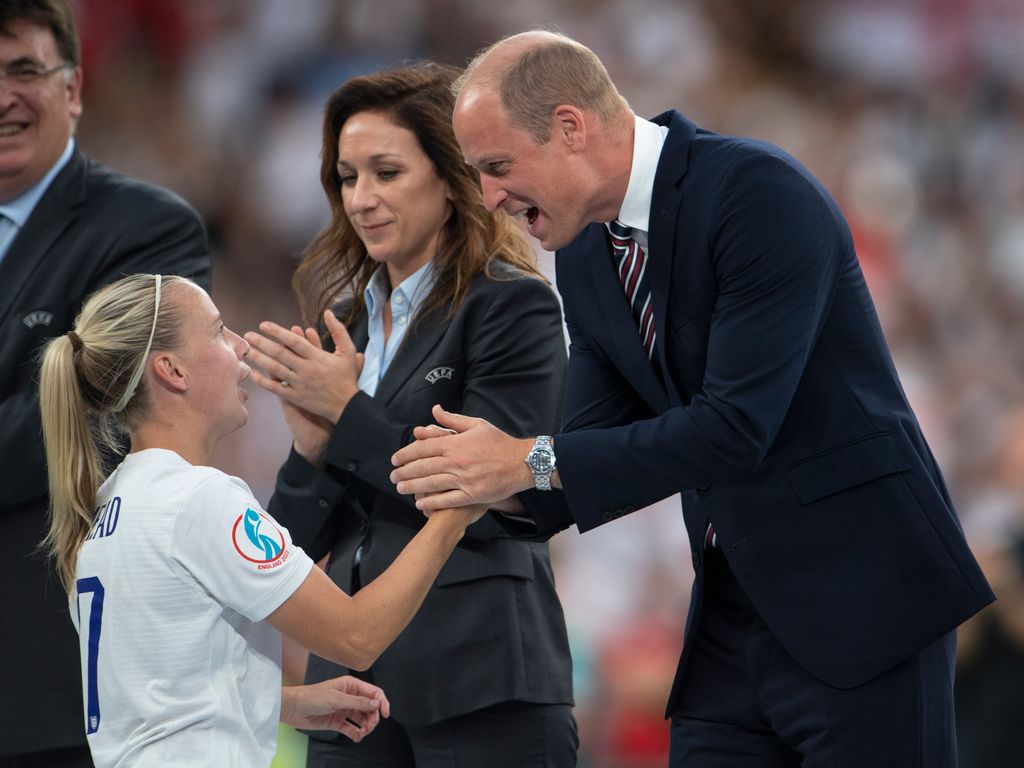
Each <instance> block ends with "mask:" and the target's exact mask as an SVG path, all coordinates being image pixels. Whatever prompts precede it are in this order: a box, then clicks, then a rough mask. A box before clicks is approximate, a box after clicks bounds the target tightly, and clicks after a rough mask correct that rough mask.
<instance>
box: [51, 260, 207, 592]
mask: <svg viewBox="0 0 1024 768" xmlns="http://www.w3.org/2000/svg"><path fill="white" fill-rule="evenodd" d="M158 278H159V276H158V275H131V276H130V277H126V278H123V279H121V280H118V281H117V282H115V283H111V284H110V285H107V286H105V287H103V288H101V289H99V290H98V291H96V292H95V293H93V294H92V295H91V296H90V297H89V298H88V299H87V300H86V302H85V305H84V306H83V307H82V311H81V312H80V313H79V314H78V317H77V318H75V324H74V330H72V331H69V332H68V333H67V334H66V335H63V336H57V337H56V338H53V339H51V340H50V341H49V343H47V345H46V348H45V350H44V351H43V357H42V366H41V369H40V375H39V407H40V412H41V414H42V422H43V442H44V445H45V447H46V471H47V474H48V476H49V483H50V529H49V531H48V533H47V535H46V538H45V539H44V540H43V547H45V548H46V549H47V550H48V551H49V553H50V556H51V557H52V558H53V559H54V561H55V564H56V566H57V571H58V573H59V575H60V578H61V581H62V582H63V584H64V588H65V589H66V590H67V591H68V592H69V593H70V592H71V590H72V588H73V587H74V581H75V564H76V561H77V559H78V550H79V548H80V547H81V546H82V542H84V541H85V538H86V536H88V534H89V529H90V528H91V527H92V525H93V517H94V506H95V503H96V494H97V492H98V491H99V487H100V485H101V484H102V482H103V480H104V477H105V474H106V473H105V470H104V460H103V459H104V456H106V457H111V456H118V455H120V454H121V453H122V452H123V444H124V439H125V436H126V435H127V434H128V432H129V430H130V429H131V427H132V426H134V425H136V424H138V423H140V422H142V421H143V420H144V419H145V418H146V415H147V414H148V411H149V404H150V398H149V395H148V391H147V387H146V380H145V378H144V377H143V379H142V382H141V383H139V376H138V374H139V372H140V371H141V370H142V369H143V368H144V367H145V364H146V361H147V359H148V357H149V354H148V353H149V351H162V350H169V349H176V348H177V347H178V346H179V344H180V340H181V328H182V324H183V322H184V317H185V313H184V312H182V311H181V309H180V308H179V307H177V306H176V303H175V302H173V301H170V302H168V301H163V302H161V304H162V306H158V305H157V301H158V300H159V296H160V290H159V280H158ZM162 282H163V286H164V289H165V290H164V291H163V293H164V298H165V299H166V294H167V290H166V289H167V288H170V287H171V286H174V285H179V284H182V285H183V284H192V282H191V281H190V280H187V279H185V278H183V277H175V276H166V277H163V278H162ZM136 386H137V389H136V390H135V391H134V392H130V391H129V390H131V389H133V388H135V387H136ZM122 401H125V402H124V403H122Z"/></svg>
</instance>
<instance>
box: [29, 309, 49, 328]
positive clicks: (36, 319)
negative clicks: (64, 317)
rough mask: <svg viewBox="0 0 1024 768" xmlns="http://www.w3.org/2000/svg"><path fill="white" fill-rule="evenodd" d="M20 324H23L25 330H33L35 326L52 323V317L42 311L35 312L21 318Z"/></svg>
mask: <svg viewBox="0 0 1024 768" xmlns="http://www.w3.org/2000/svg"><path fill="white" fill-rule="evenodd" d="M21 322H23V323H24V324H25V327H26V328H35V327H36V326H37V325H45V326H47V327H49V325H50V324H51V323H52V322H53V315H52V314H50V313H49V312H44V311H43V310H41V309H40V310H36V311H35V312H29V313H28V314H27V315H25V316H24V317H23V318H21Z"/></svg>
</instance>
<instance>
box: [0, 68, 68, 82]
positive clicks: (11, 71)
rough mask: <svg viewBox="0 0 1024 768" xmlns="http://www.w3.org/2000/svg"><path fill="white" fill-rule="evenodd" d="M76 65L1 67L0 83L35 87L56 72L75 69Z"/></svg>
mask: <svg viewBox="0 0 1024 768" xmlns="http://www.w3.org/2000/svg"><path fill="white" fill-rule="evenodd" d="M74 68H75V65H74V64H68V63H64V64H57V65H55V66H52V67H43V66H41V65H39V64H32V63H28V62H26V63H24V64H21V63H15V64H11V65H10V66H7V67H0V83H2V82H4V81H5V80H7V81H9V85H20V86H25V87H27V86H33V85H35V84H36V83H38V82H40V81H41V80H42V79H43V78H44V77H49V76H50V75H52V74H54V73H55V72H60V71H61V70H62V69H74Z"/></svg>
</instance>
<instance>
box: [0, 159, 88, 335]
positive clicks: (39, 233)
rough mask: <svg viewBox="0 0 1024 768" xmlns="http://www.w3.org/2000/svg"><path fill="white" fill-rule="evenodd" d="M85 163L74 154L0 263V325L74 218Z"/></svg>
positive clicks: (81, 193)
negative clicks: (29, 279)
mask: <svg viewBox="0 0 1024 768" xmlns="http://www.w3.org/2000/svg"><path fill="white" fill-rule="evenodd" d="M87 163H88V161H87V160H86V159H85V157H84V156H83V155H82V154H81V153H80V152H79V151H78V150H75V151H74V153H73V154H72V155H71V158H70V159H69V160H68V164H67V165H66V166H64V169H63V170H61V172H60V173H59V174H57V176H56V177H55V178H54V180H53V182H52V183H51V184H50V187H49V189H47V190H46V192H45V193H44V194H43V196H42V197H41V198H40V199H39V202H38V203H37V204H36V207H35V209H34V210H33V211H32V214H31V215H30V216H29V217H28V220H27V221H26V222H25V226H24V227H23V228H22V230H21V231H20V232H19V233H18V234H17V236H16V237H15V238H14V242H13V243H11V247H10V249H8V251H7V255H6V256H4V258H3V261H0V325H3V323H4V321H5V320H6V319H7V315H8V314H9V313H10V311H11V308H12V307H13V306H14V303H15V302H14V299H15V297H16V296H17V295H18V293H19V292H20V291H21V288H22V286H23V285H24V284H25V282H26V281H27V280H28V278H29V276H30V275H31V274H32V273H33V272H34V271H35V270H36V269H38V268H40V267H41V265H42V264H43V261H44V257H45V256H46V254H47V252H49V250H50V248H51V247H52V246H53V244H54V243H55V242H56V241H57V239H58V238H59V237H60V236H61V234H62V233H63V232H64V230H65V229H67V228H68V227H69V226H71V224H73V223H74V221H75V220H76V219H77V217H78V210H77V209H78V208H79V207H80V206H81V205H82V203H83V202H84V200H85V175H86V166H87Z"/></svg>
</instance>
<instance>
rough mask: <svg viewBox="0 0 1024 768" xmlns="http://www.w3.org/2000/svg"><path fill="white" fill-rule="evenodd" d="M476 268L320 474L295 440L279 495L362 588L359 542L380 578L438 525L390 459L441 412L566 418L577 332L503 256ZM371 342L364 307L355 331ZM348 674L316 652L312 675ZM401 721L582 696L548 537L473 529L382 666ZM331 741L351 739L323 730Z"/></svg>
mask: <svg viewBox="0 0 1024 768" xmlns="http://www.w3.org/2000/svg"><path fill="white" fill-rule="evenodd" d="M492 272H493V273H494V274H495V275H496V276H497V277H498V278H499V279H492V278H489V277H486V276H484V275H479V276H477V277H476V278H474V280H473V282H472V283H471V284H470V288H469V291H468V293H467V295H466V298H465V300H464V301H463V302H462V304H461V305H460V306H459V308H458V309H457V310H456V311H455V312H454V314H453V315H452V316H451V317H446V315H445V312H444V311H443V310H442V311H437V310H434V311H430V312H427V313H425V314H424V315H422V316H421V317H419V318H418V319H417V320H416V321H415V322H414V325H413V326H412V327H411V328H410V329H409V331H408V334H407V335H406V337H405V339H404V340H403V341H402V345H401V346H400V347H399V349H398V352H397V354H396V355H395V358H394V359H393V360H392V362H391V364H390V365H389V366H388V369H387V371H386V373H385V374H384V376H383V378H382V379H381V382H380V385H379V386H378V388H377V391H376V393H375V394H374V396H373V397H370V396H369V395H367V394H366V393H365V392H359V393H357V394H356V396H355V397H353V398H352V400H351V401H349V404H348V405H347V406H346V407H345V410H344V412H343V413H342V415H341V418H340V419H339V420H338V423H337V424H336V425H335V427H334V430H333V432H332V433H331V438H330V441H329V443H328V445H327V448H326V452H325V456H324V462H325V467H324V469H323V470H318V469H316V468H314V467H313V466H312V465H310V464H309V463H307V462H306V461H305V460H304V459H302V457H300V456H299V455H298V454H296V453H295V452H294V451H292V454H291V456H290V457H289V458H288V460H287V462H286V463H285V465H284V466H283V467H282V468H281V471H280V473H279V474H278V479H277V488H276V490H275V492H274V495H273V497H272V498H271V500H270V504H269V505H268V508H269V511H270V513H271V514H272V515H273V516H274V517H275V518H276V519H277V520H279V521H280V522H282V523H283V524H285V525H286V526H287V527H288V530H289V532H290V533H291V535H292V538H293V540H294V541H295V542H296V543H297V544H298V545H299V546H301V547H302V548H303V549H305V550H306V551H307V552H308V553H309V554H310V556H311V557H313V558H314V559H315V560H319V559H320V558H322V557H323V556H324V555H326V554H328V553H330V555H331V560H330V565H329V567H328V571H327V572H328V575H329V576H330V577H331V578H332V579H333V580H334V582H335V583H336V584H338V586H340V587H341V588H342V589H343V590H345V591H346V592H349V593H351V591H352V569H353V559H354V555H355V552H356V549H357V548H358V547H360V546H362V558H361V561H360V563H359V574H360V581H361V582H362V584H368V583H369V582H370V581H372V580H373V579H375V578H376V577H377V576H379V575H380V574H381V573H382V572H383V571H384V570H385V569H386V568H387V567H388V566H389V565H391V563H392V562H394V560H395V558H396V557H397V556H398V555H399V553H400V552H401V551H402V549H403V548H404V547H405V545H406V544H408V543H409V541H410V540H411V539H412V537H413V536H415V535H416V533H417V532H419V530H420V528H422V527H423V524H424V523H425V522H426V518H425V517H424V516H423V513H422V512H420V511H419V510H417V509H416V508H415V507H414V506H413V505H412V502H413V499H412V497H410V496H402V495H400V494H399V493H398V492H397V491H396V490H395V486H394V483H392V482H391V480H390V479H389V475H390V473H391V471H392V469H393V467H392V465H391V455H392V454H393V453H394V452H395V451H397V450H398V449H399V448H401V447H402V446H404V445H407V444H408V443H410V442H411V441H412V439H413V438H412V430H413V427H414V426H416V425H418V424H427V423H431V422H432V421H433V416H432V415H431V412H430V409H431V407H432V406H433V405H434V404H435V403H440V404H441V405H442V406H443V407H444V408H445V409H446V410H449V411H453V412H459V413H465V414H468V415H471V416H479V417H482V418H486V419H487V420H489V421H491V422H492V423H494V424H497V425H499V426H501V427H502V428H503V429H505V430H507V431H509V432H512V433H515V434H518V435H522V436H525V435H532V434H536V433H538V432H548V433H550V432H551V431H554V429H555V428H556V427H557V425H558V422H559V418H560V412H561V403H562V392H563V388H564V385H565V368H566V358H565V337H564V335H563V333H562V322H561V309H560V307H559V305H558V298H557V297H556V296H555V292H554V291H553V290H552V289H551V288H550V287H549V286H548V285H546V284H545V283H543V282H542V281H540V280H536V279H533V278H528V277H525V276H524V275H523V274H522V273H520V272H518V271H516V270H514V269H513V268H512V267H510V266H508V265H507V264H503V263H500V262H499V263H495V264H493V265H492ZM349 331H350V334H351V336H352V340H353V342H354V343H355V345H356V347H357V348H358V349H360V350H363V349H365V347H366V343H367V338H368V333H367V320H366V315H365V313H363V314H362V315H360V316H359V317H358V318H357V319H356V321H355V323H353V325H352V327H351V328H350V329H349ZM346 672H348V670H346V669H345V668H343V667H341V666H339V665H337V664H334V663H333V662H330V661H327V660H326V659H322V658H320V657H318V656H315V655H314V656H311V657H310V662H309V669H308V672H307V675H306V679H307V681H308V682H317V681H320V680H326V679H328V678H331V677H335V676H337V675H341V674H345V673H346ZM372 674H373V680H374V682H375V683H377V684H378V685H380V686H381V687H382V688H383V689H384V690H385V692H386V693H387V695H388V699H389V700H390V701H391V710H392V715H393V716H394V717H395V719H396V720H397V721H398V722H400V723H402V724H403V725H413V726H415V725H426V724H429V723H436V722H438V721H440V720H445V719H448V718H452V717H456V716H458V715H463V714H466V713H469V712H474V711H476V710H479V709H482V708H484V707H487V706H490V705H492V704H496V703H499V702H505V701H522V702H533V703H542V704H571V703H572V662H571V659H570V657H569V643H568V637H567V634H566V629H565V619H564V617H563V615H562V606H561V604H560V603H559V601H558V595H557V594H556V592H555V583H554V575H553V572H552V569H551V563H550V560H549V558H548V545H547V543H545V542H537V541H521V540H517V539H514V538H509V536H508V535H507V534H506V532H505V531H504V530H503V529H502V528H501V526H499V525H497V524H496V522H495V519H494V518H491V517H484V518H483V519H481V520H479V521H478V522H476V523H474V524H473V525H471V526H470V527H469V528H468V530H467V531H466V536H465V537H464V538H463V539H462V541H461V542H460V543H459V545H458V546H457V547H456V548H455V550H454V551H453V552H452V554H451V556H450V557H449V558H448V561H447V562H446V563H445V565H444V566H443V567H442V568H441V572H440V573H439V574H438V577H437V581H436V582H435V584H434V586H433V588H432V589H431V590H430V592H429V594H428V595H427V598H426V600H425V601H424V603H423V606H422V607H421V608H420V610H419V611H418V612H417V614H416V616H414V617H413V619H412V621H411V622H410V623H409V626H408V627H406V629H405V630H404V631H403V632H402V633H401V634H400V635H399V636H398V638H397V639H396V640H395V642H394V643H393V644H392V645H391V646H390V647H389V648H388V649H387V650H386V651H385V652H384V653H383V654H382V655H381V657H380V658H379V659H378V660H377V661H376V663H375V664H374V665H373V667H372ZM317 738H319V739H324V740H327V739H344V738H345V737H344V736H341V735H339V734H338V733H336V732H334V733H319V734H317Z"/></svg>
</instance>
